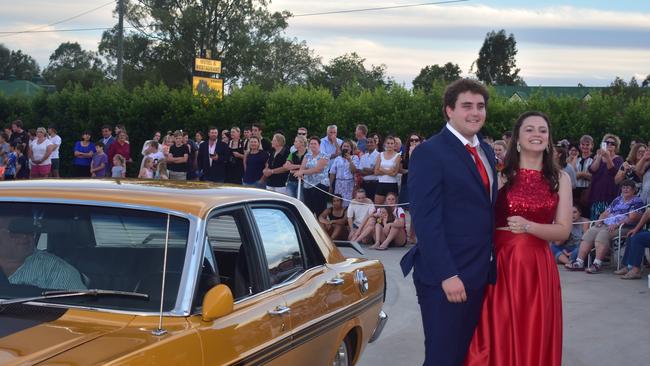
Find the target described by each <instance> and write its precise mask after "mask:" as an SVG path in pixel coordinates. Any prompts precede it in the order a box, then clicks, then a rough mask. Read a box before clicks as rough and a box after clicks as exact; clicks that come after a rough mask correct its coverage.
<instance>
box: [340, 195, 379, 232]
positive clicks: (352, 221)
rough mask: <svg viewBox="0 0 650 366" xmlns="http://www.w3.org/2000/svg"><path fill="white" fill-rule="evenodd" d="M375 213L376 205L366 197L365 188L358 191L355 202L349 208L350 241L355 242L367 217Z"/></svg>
mask: <svg viewBox="0 0 650 366" xmlns="http://www.w3.org/2000/svg"><path fill="white" fill-rule="evenodd" d="M374 211H375V205H374V204H373V203H372V201H371V200H370V199H369V198H368V197H366V191H365V190H364V189H363V188H359V189H357V191H356V193H355V197H354V200H353V201H352V202H351V203H350V206H348V212H347V216H348V227H349V232H350V235H348V240H353V238H356V236H357V235H358V232H359V229H360V228H361V226H362V225H363V223H364V221H365V220H366V217H368V215H369V214H370V213H372V212H374Z"/></svg>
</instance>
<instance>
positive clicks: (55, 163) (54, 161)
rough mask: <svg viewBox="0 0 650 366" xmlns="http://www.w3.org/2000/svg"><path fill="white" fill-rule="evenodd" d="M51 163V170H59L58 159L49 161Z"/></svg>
mask: <svg viewBox="0 0 650 366" xmlns="http://www.w3.org/2000/svg"><path fill="white" fill-rule="evenodd" d="M50 160H51V161H52V170H59V165H60V162H59V159H50Z"/></svg>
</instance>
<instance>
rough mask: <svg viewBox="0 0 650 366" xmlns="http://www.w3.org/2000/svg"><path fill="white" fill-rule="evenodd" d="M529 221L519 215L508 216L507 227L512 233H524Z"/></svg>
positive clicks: (528, 227) (528, 226) (526, 230)
mask: <svg viewBox="0 0 650 366" xmlns="http://www.w3.org/2000/svg"><path fill="white" fill-rule="evenodd" d="M530 224H531V222H530V221H528V220H526V219H525V218H523V217H521V216H510V217H508V229H510V231H511V232H512V233H514V234H524V233H526V232H528V229H530Z"/></svg>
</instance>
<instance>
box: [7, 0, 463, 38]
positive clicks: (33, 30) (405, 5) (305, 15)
mask: <svg viewBox="0 0 650 366" xmlns="http://www.w3.org/2000/svg"><path fill="white" fill-rule="evenodd" d="M467 1H470V0H447V1H435V2H428V3H419V4H404V5H394V6H382V7H375V8H364V9H350V10H333V11H326V12H320V13H307V14H296V15H292V17H293V18H299V17H310V16H320V15H332V14H347V13H360V12H367V11H379V10H389V9H400V8H413V7H419V6H431V5H445V4H454V3H461V2H467ZM113 3H114V1H111V2H110V3H107V4H104V5H102V6H100V7H97V8H95V9H91V10H88V11H86V12H84V13H81V14H78V15H75V16H74V17H70V18H67V19H64V20H62V21H59V22H56V23H52V24H48V25H44V26H40V27H37V28H34V29H30V30H24V31H4V32H3V31H0V38H1V37H7V36H10V35H15V34H28V33H57V32H88V31H99V30H110V29H113V27H98V28H72V29H48V30H39V29H41V28H45V27H49V26H52V25H55V24H60V23H63V22H67V21H69V20H72V19H75V18H78V17H80V16H83V15H85V14H88V13H90V12H92V11H95V10H98V9H100V8H102V7H105V6H108V5H110V4H113ZM155 25H156V24H149V25H144V26H142V28H150V27H152V26H155ZM124 28H125V29H127V28H129V29H137V30H140V31H141V32H142V30H141V29H140V28H139V27H134V26H132V27H124Z"/></svg>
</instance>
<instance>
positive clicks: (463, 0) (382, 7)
mask: <svg viewBox="0 0 650 366" xmlns="http://www.w3.org/2000/svg"><path fill="white" fill-rule="evenodd" d="M467 1H469V0H448V1H434V2H428V3H419V4H404V5H393V6H381V7H376V8H363V9H350V10H333V11H324V12H321V13H307V14H297V15H293V16H292V17H294V18H298V17H311V16H317V15H331V14H347V13H359V12H364V11H377V10H388V9H400V8H414V7H416V6H430V5H445V4H454V3H462V2H467Z"/></svg>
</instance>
